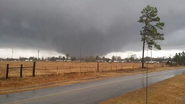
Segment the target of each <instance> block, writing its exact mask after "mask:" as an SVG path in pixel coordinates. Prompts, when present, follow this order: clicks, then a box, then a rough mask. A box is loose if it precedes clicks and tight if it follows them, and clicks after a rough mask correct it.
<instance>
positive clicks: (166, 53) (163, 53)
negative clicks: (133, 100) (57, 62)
mask: <svg viewBox="0 0 185 104" xmlns="http://www.w3.org/2000/svg"><path fill="white" fill-rule="evenodd" d="M0 52H1V57H0V58H7V57H8V58H12V57H13V58H19V57H27V58H28V57H30V56H34V57H38V50H21V49H13V54H12V49H0ZM178 52H182V50H160V51H158V50H157V51H156V50H153V51H152V57H173V56H174V55H175V53H178ZM79 54H80V53H79ZM133 54H135V55H136V56H137V58H141V56H142V52H141V51H138V52H133V51H127V52H112V53H109V54H107V55H103V56H105V57H107V58H111V57H112V56H113V55H114V56H121V58H127V57H130V56H131V55H133ZM12 55H13V56H12ZM52 56H55V57H58V56H64V54H61V53H58V52H55V51H45V50H39V57H40V58H41V57H44V58H46V57H52ZM145 56H149V57H151V50H148V51H147V50H146V52H145ZM77 57H78V56H77Z"/></svg>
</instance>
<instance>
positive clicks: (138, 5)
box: [0, 0, 185, 56]
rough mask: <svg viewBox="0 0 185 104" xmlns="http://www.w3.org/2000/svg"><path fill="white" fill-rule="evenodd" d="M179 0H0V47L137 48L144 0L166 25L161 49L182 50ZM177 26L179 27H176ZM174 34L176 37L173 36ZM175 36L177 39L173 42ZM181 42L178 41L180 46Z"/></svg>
mask: <svg viewBox="0 0 185 104" xmlns="http://www.w3.org/2000/svg"><path fill="white" fill-rule="evenodd" d="M184 3H185V1H183V0H155V1H154V0H0V48H21V49H38V48H39V49H43V50H48V51H50V50H54V51H57V52H60V53H64V54H66V53H69V54H70V55H71V56H79V54H80V47H81V49H82V55H83V56H85V55H105V54H107V53H110V52H125V51H140V50H141V45H142V44H141V42H140V34H139V31H140V29H141V27H142V25H141V24H139V23H138V22H137V20H138V19H139V17H140V16H141V13H140V12H141V10H142V9H143V8H144V7H146V5H148V4H149V5H151V6H156V7H157V8H158V10H159V16H160V17H161V21H164V22H165V23H166V25H165V28H164V31H163V32H164V33H165V38H166V39H167V40H165V41H164V42H161V45H162V47H164V49H172V48H173V49H175V48H177V47H176V46H178V49H183V47H184V45H185V41H184V40H182V39H181V38H182V36H184V34H183V33H184V29H185V21H184V18H185V14H184V11H185V6H184ZM179 31H180V32H179ZM176 33H178V37H175V38H176V40H174V35H176ZM175 41H178V42H175ZM179 44H180V46H179Z"/></svg>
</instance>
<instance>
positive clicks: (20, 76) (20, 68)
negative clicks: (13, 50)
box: [20, 64, 22, 78]
mask: <svg viewBox="0 0 185 104" xmlns="http://www.w3.org/2000/svg"><path fill="white" fill-rule="evenodd" d="M20 78H22V64H21V68H20Z"/></svg>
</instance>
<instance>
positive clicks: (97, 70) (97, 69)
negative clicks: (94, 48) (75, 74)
mask: <svg viewBox="0 0 185 104" xmlns="http://www.w3.org/2000/svg"><path fill="white" fill-rule="evenodd" d="M97 72H99V62H97Z"/></svg>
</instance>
